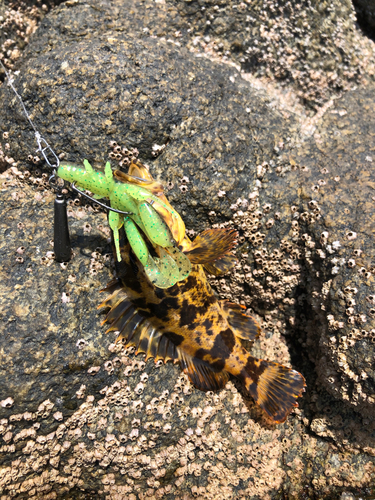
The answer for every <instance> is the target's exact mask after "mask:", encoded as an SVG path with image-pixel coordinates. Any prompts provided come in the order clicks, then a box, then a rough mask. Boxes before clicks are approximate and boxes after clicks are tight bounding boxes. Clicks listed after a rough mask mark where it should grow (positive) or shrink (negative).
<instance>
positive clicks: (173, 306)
mask: <svg viewBox="0 0 375 500" xmlns="http://www.w3.org/2000/svg"><path fill="white" fill-rule="evenodd" d="M138 168H140V167H139V166H138ZM141 173H142V170H141V172H138V175H140V174H141ZM235 237H236V233H235V232H234V231H231V230H229V231H226V230H222V229H217V230H207V231H204V232H203V233H202V234H201V235H200V236H198V237H197V238H196V239H195V240H194V241H193V242H190V240H189V239H188V238H187V237H184V238H183V239H182V241H181V245H180V248H181V249H183V251H184V252H185V253H186V255H188V256H189V258H190V259H191V261H192V269H191V272H190V274H189V276H188V277H187V278H186V279H185V280H183V281H179V282H177V283H176V284H174V285H173V286H171V287H169V288H167V289H160V288H157V287H155V286H154V285H153V284H152V283H151V282H150V280H149V279H148V278H147V275H146V274H145V271H144V268H143V266H142V264H141V262H140V261H139V259H137V258H136V256H135V255H134V253H133V252H132V249H131V247H130V245H129V243H128V241H127V238H126V235H125V233H124V231H123V230H122V231H121V233H120V252H121V260H120V261H116V263H115V265H116V272H117V280H115V281H114V282H112V283H111V284H109V286H108V287H107V289H106V290H107V291H108V292H110V295H109V297H108V298H107V299H106V300H105V301H104V302H103V303H102V304H101V305H100V306H99V307H110V311H109V312H108V314H107V316H106V319H105V320H104V322H107V323H109V324H110V328H109V330H108V331H114V330H115V331H119V336H118V340H122V341H123V342H124V343H125V344H126V345H133V346H135V347H136V353H139V352H143V353H145V354H146V358H149V357H154V358H155V361H156V360H158V359H162V360H164V361H168V360H173V361H174V362H179V363H180V366H181V368H182V370H183V371H184V372H185V373H186V374H187V376H188V377H189V379H190V380H191V382H192V383H193V384H194V385H195V386H196V387H197V388H198V389H201V390H204V391H208V390H218V389H221V388H223V387H224V386H225V384H226V382H227V381H228V379H229V376H230V375H233V376H235V377H237V378H238V379H240V380H241V381H242V382H243V384H244V385H245V387H246V389H247V390H248V391H249V393H250V394H251V396H252V397H253V398H254V400H255V402H256V403H257V404H259V406H261V408H263V409H264V410H265V411H266V413H267V414H268V415H269V416H270V417H271V418H272V419H273V420H274V421H275V422H283V421H284V420H285V419H286V418H287V416H288V414H289V413H290V411H291V410H292V408H293V407H295V406H298V404H297V402H296V400H297V398H298V397H299V396H301V394H302V392H303V391H304V387H305V380H304V378H303V376H302V375H301V374H300V373H298V372H297V371H295V370H292V369H290V368H288V367H285V366H283V365H280V364H278V363H274V362H270V361H266V360H261V359H257V358H254V357H253V356H252V355H251V354H250V353H249V352H248V351H247V350H246V349H245V348H244V346H243V345H242V342H241V339H246V340H250V341H253V340H254V339H255V338H256V337H257V336H258V334H259V332H260V328H259V325H258V324H257V322H256V321H255V320H254V319H253V318H252V317H250V316H247V315H245V314H244V308H243V307H241V306H238V305H236V304H231V303H229V302H226V301H219V300H218V299H217V298H216V296H215V294H214V293H213V290H212V289H211V286H210V284H209V283H208V280H207V278H206V274H205V271H204V269H203V265H202V264H204V265H205V266H211V269H215V268H216V270H217V269H219V270H220V267H221V268H223V269H224V270H227V269H228V268H229V267H230V266H231V265H232V264H233V260H232V259H230V258H229V256H228V252H229V250H230V249H231V248H232V247H233V244H234V241H235ZM199 262H200V263H199ZM220 263H221V266H220ZM223 269H222V270H223Z"/></svg>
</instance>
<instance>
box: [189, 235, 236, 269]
mask: <svg viewBox="0 0 375 500" xmlns="http://www.w3.org/2000/svg"><path fill="white" fill-rule="evenodd" d="M237 236H238V233H237V231H235V230H234V229H206V230H205V231H203V232H202V233H200V234H198V236H197V237H196V238H195V239H194V241H192V242H190V244H187V243H185V242H184V245H183V251H184V253H185V254H186V255H187V256H188V257H189V259H190V261H191V262H192V264H209V263H212V262H214V261H217V260H218V259H221V258H222V257H223V256H224V255H226V254H227V253H228V252H230V251H231V250H232V249H233V247H234V246H235V245H236V241H237Z"/></svg>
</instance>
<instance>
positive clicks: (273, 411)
mask: <svg viewBox="0 0 375 500" xmlns="http://www.w3.org/2000/svg"><path fill="white" fill-rule="evenodd" d="M242 376H243V380H244V383H245V386H246V389H247V390H248V391H249V392H250V394H251V396H252V397H253V398H254V400H255V402H256V403H257V404H258V405H259V406H260V407H261V408H262V409H263V410H264V411H265V412H266V413H267V414H268V415H269V416H270V417H271V418H272V419H273V420H274V421H275V422H276V423H281V422H284V421H285V420H286V418H287V416H288V415H289V413H290V412H291V410H292V409H293V408H295V407H296V406H298V403H297V401H296V399H297V398H298V397H300V396H301V395H302V392H304V390H305V389H304V387H305V385H306V384H305V379H304V378H303V376H302V375H301V374H300V373H298V372H297V371H295V370H292V369H291V368H287V367H286V366H284V365H280V364H278V363H273V362H272V361H265V360H264V359H256V358H253V357H252V356H250V355H249V357H248V359H247V363H246V366H245V368H244V370H243V371H242Z"/></svg>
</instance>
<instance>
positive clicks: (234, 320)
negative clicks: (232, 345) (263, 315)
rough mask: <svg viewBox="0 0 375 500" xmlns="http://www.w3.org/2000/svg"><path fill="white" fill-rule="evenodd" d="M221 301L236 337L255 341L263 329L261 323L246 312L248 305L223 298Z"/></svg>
mask: <svg viewBox="0 0 375 500" xmlns="http://www.w3.org/2000/svg"><path fill="white" fill-rule="evenodd" d="M220 303H221V307H222V308H223V310H224V312H225V313H226V315H227V320H228V323H229V324H230V326H231V327H232V328H233V333H234V334H235V335H236V337H238V338H240V339H243V340H249V341H254V340H255V339H256V338H257V337H258V336H259V334H260V331H261V328H260V325H259V323H258V322H257V321H256V320H255V319H254V318H253V317H252V316H247V314H245V311H246V307H244V306H241V305H240V304H234V303H233V302H228V301H227V300H222V301H220Z"/></svg>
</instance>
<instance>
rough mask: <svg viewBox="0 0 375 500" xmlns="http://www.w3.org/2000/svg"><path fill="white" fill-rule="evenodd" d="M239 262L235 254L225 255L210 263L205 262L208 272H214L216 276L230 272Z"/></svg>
mask: <svg viewBox="0 0 375 500" xmlns="http://www.w3.org/2000/svg"><path fill="white" fill-rule="evenodd" d="M236 262H237V258H236V256H235V255H231V254H229V255H224V257H221V259H217V260H215V261H214V262H210V263H209V264H204V268H205V270H206V271H207V272H208V274H213V275H214V276H222V275H223V274H227V273H229V272H230V271H231V270H232V269H233V267H234V265H235V264H236Z"/></svg>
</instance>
